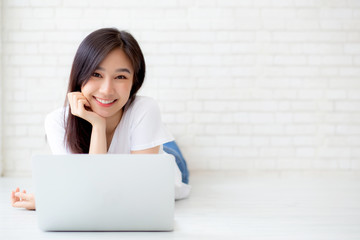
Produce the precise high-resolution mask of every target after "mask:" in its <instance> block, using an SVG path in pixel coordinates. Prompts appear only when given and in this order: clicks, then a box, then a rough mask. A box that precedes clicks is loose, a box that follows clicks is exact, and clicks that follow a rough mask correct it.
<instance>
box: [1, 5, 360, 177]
mask: <svg viewBox="0 0 360 240" xmlns="http://www.w3.org/2000/svg"><path fill="white" fill-rule="evenodd" d="M2 9H3V15H2V20H3V21H2V22H0V30H1V29H2V33H3V35H2V41H3V43H2V60H3V71H1V75H0V78H1V81H2V89H1V94H2V105H1V109H2V119H3V122H2V129H3V131H2V133H3V134H2V146H3V151H2V156H3V159H4V161H3V163H4V164H3V166H4V173H5V174H6V175H29V173H30V156H31V154H33V153H49V149H48V147H47V145H46V143H45V140H44V130H43V127H42V126H43V120H44V117H45V115H46V114H47V113H48V112H50V111H51V110H52V109H55V108H57V107H60V106H62V104H63V101H64V97H65V91H66V84H67V79H68V76H69V72H70V66H71V63H72V59H73V57H74V54H75V51H76V49H77V47H78V45H79V43H80V42H81V40H82V39H83V38H84V37H85V36H86V35H87V34H88V33H90V32H91V31H93V30H95V29H97V28H100V27H112V26H113V27H117V28H119V29H125V30H129V31H130V32H131V33H133V35H134V36H135V37H136V38H137V39H138V40H139V42H140V44H141V46H142V48H143V51H144V54H145V57H146V61H147V65H148V72H147V77H146V83H145V84H144V88H143V89H142V91H141V93H142V94H144V95H150V96H152V97H154V98H156V99H157V100H158V102H159V104H160V106H161V110H162V113H163V119H164V121H165V122H166V123H167V125H168V127H169V128H170V129H171V131H172V132H173V134H174V135H175V137H176V139H177V140H178V143H179V145H180V146H181V148H182V150H183V152H184V155H185V157H186V158H187V160H188V164H189V167H190V169H214V170H217V169H231V170H233V169H357V170H358V169H360V151H359V147H360V81H359V77H360V67H359V65H360V31H359V30H360V1H358V0H340V1H334V0H322V1H318V0H292V1H291V0H283V1H273V0H246V1H237V0H221V1H220V0H206V1H203V0H197V1H189V0H168V1H162V0H141V1H128V0H126V1H125V0H111V1H110V0H108V1H98V0H88V1H87V0H81V1H80V0H77V1H73V0H47V1H40V0H3V2H2ZM0 49H1V48H0ZM1 109H0V110H1ZM0 131H1V129H0Z"/></svg>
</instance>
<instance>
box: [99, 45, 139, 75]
mask: <svg viewBox="0 0 360 240" xmlns="http://www.w3.org/2000/svg"><path fill="white" fill-rule="evenodd" d="M99 67H101V68H103V69H105V70H113V69H115V68H119V67H121V68H128V69H129V70H132V69H133V67H132V64H131V61H130V59H129V57H128V56H127V55H126V53H125V52H124V51H123V50H122V49H120V48H115V49H114V50H112V51H111V52H109V54H108V55H106V57H105V58H104V59H103V60H102V61H101V62H100V64H99Z"/></svg>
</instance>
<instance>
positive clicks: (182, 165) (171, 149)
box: [163, 141, 189, 184]
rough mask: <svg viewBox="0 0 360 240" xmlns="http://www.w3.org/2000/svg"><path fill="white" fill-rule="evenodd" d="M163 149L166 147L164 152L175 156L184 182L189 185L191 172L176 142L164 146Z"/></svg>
mask: <svg viewBox="0 0 360 240" xmlns="http://www.w3.org/2000/svg"><path fill="white" fill-rule="evenodd" d="M163 147H164V152H166V153H168V154H171V155H174V157H175V161H176V164H177V165H178V167H179V169H180V172H181V177H182V182H183V183H186V184H188V183H189V171H188V169H187V165H186V161H185V159H184V157H183V155H182V154H181V151H180V149H179V147H178V145H177V144H176V142H175V141H172V142H168V143H165V144H164V145H163Z"/></svg>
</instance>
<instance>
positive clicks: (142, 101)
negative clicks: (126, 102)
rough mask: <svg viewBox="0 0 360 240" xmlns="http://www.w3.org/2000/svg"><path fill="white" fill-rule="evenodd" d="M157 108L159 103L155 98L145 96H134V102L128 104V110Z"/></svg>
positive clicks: (145, 110) (142, 110) (144, 110)
mask: <svg viewBox="0 0 360 240" xmlns="http://www.w3.org/2000/svg"><path fill="white" fill-rule="evenodd" d="M158 109H159V105H158V103H157V102H156V100H155V99H153V98H151V97H147V96H136V97H135V100H134V102H132V103H131V105H130V106H129V108H128V111H131V112H132V111H136V112H139V111H140V112H147V111H149V110H150V111H151V110H152V111H153V110H158Z"/></svg>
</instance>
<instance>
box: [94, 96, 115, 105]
mask: <svg viewBox="0 0 360 240" xmlns="http://www.w3.org/2000/svg"><path fill="white" fill-rule="evenodd" d="M94 99H95V101H96V103H97V104H98V105H100V106H101V107H111V106H112V105H114V104H115V103H116V102H117V99H115V100H114V101H113V102H111V103H102V102H99V101H98V99H100V100H104V101H110V100H107V99H103V98H99V97H95V96H94Z"/></svg>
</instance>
